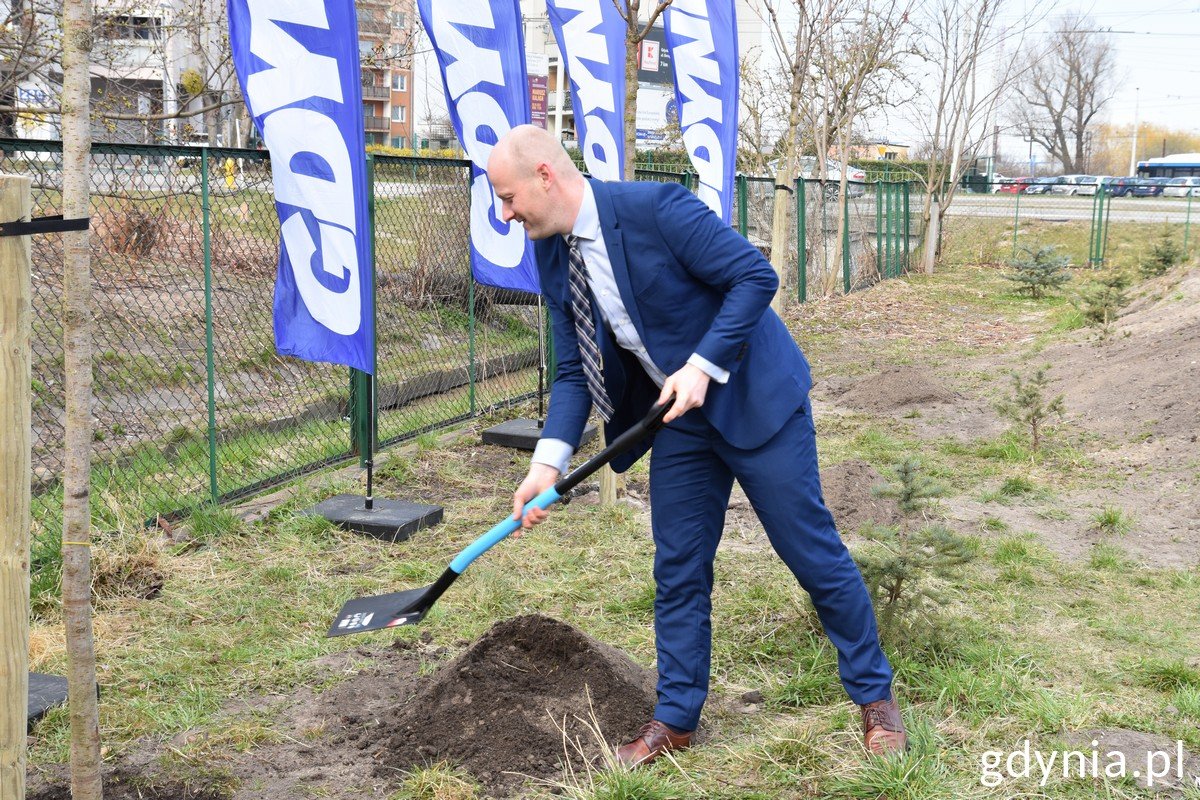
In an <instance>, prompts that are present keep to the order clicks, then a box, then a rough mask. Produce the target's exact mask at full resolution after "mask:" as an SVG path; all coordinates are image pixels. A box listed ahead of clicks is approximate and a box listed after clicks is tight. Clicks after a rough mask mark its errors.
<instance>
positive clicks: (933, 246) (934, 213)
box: [922, 198, 942, 275]
mask: <svg viewBox="0 0 1200 800" xmlns="http://www.w3.org/2000/svg"><path fill="white" fill-rule="evenodd" d="M941 239H942V209H941V204H940V203H939V202H938V201H937V199H936V198H934V200H933V203H932V207H931V208H930V212H929V224H928V226H927V227H926V229H925V245H924V250H923V251H922V255H923V256H924V259H923V260H924V262H925V264H924V266H925V274H926V275H932V274H933V268H934V267H935V266H936V265H937V257H938V245H939V242H940V241H941Z"/></svg>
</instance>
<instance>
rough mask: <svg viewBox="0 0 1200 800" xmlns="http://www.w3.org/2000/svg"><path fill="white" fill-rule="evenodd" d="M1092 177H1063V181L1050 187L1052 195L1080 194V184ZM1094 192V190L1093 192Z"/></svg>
mask: <svg viewBox="0 0 1200 800" xmlns="http://www.w3.org/2000/svg"><path fill="white" fill-rule="evenodd" d="M1090 177H1092V176H1091V175H1063V176H1062V181H1061V182H1059V183H1056V184H1054V185H1053V186H1051V187H1050V194H1079V184H1080V182H1081V181H1083V179H1084V178H1090ZM1093 191H1094V190H1093Z"/></svg>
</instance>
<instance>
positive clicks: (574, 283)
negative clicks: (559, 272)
mask: <svg viewBox="0 0 1200 800" xmlns="http://www.w3.org/2000/svg"><path fill="white" fill-rule="evenodd" d="M567 246H568V247H569V250H570V252H569V255H568V257H567V262H568V264H569V265H570V276H569V278H570V279H569V281H568V284H569V286H570V288H571V312H572V313H573V314H574V315H575V338H576V339H578V340H579V357H580V361H581V362H582V363H583V374H584V376H585V377H586V378H587V385H588V392H590V393H591V395H592V404H593V405H595V406H596V411H597V413H599V414H600V416H601V417H602V418H603V419H604V421H605V422H608V421H609V420H610V419H612V415H613V407H612V401H611V400H609V399H608V392H607V391H605V389H604V380H603V379H602V378H601V376H600V347H599V345H597V344H596V323H595V322H594V321H593V318H592V298H591V294H590V293H589V289H588V282H587V266H586V265H585V264H584V263H583V253H582V251H580V249H579V237H578V236H568V237H567Z"/></svg>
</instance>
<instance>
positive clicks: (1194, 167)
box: [1137, 153, 1200, 178]
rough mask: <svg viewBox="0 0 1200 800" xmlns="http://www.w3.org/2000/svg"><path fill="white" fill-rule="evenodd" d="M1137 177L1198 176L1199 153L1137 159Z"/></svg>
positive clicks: (1199, 172) (1199, 168)
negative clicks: (1144, 159)
mask: <svg viewBox="0 0 1200 800" xmlns="http://www.w3.org/2000/svg"><path fill="white" fill-rule="evenodd" d="M1137 176H1138V177H1139V178H1191V177H1193V176H1200V153H1181V154H1179V155H1176V156H1163V157H1162V158H1151V159H1149V160H1148V161H1139V162H1138V165H1137Z"/></svg>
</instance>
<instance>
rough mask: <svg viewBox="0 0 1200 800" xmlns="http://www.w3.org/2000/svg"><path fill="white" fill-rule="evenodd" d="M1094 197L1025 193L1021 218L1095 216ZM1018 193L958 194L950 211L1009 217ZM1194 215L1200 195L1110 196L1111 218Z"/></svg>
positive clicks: (1199, 216)
mask: <svg viewBox="0 0 1200 800" xmlns="http://www.w3.org/2000/svg"><path fill="white" fill-rule="evenodd" d="M1094 205H1095V198H1094V197H1072V196H1069V195H1061V194H1054V195H1036V194H1026V195H1021V206H1020V209H1019V211H1020V218H1021V219H1042V220H1047V221H1050V222H1071V221H1074V220H1083V221H1085V222H1090V221H1091V219H1092V213H1093V208H1094ZM1016 206H1017V196H1016V195H1015V194H995V195H979V194H958V195H955V197H954V202H953V203H951V204H950V208H949V210H948V211H947V212H946V213H947V214H948V215H950V216H960V217H1008V218H1012V216H1013V214H1014V212H1015V211H1016V210H1017V208H1016ZM1189 217H1190V220H1191V221H1192V222H1195V223H1200V198H1191V209H1190V211H1189V208H1188V198H1184V197H1113V198H1110V199H1109V208H1108V221H1109V222H1159V223H1161V222H1177V223H1180V224H1182V223H1184V222H1185V221H1187V220H1188V219H1189Z"/></svg>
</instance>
